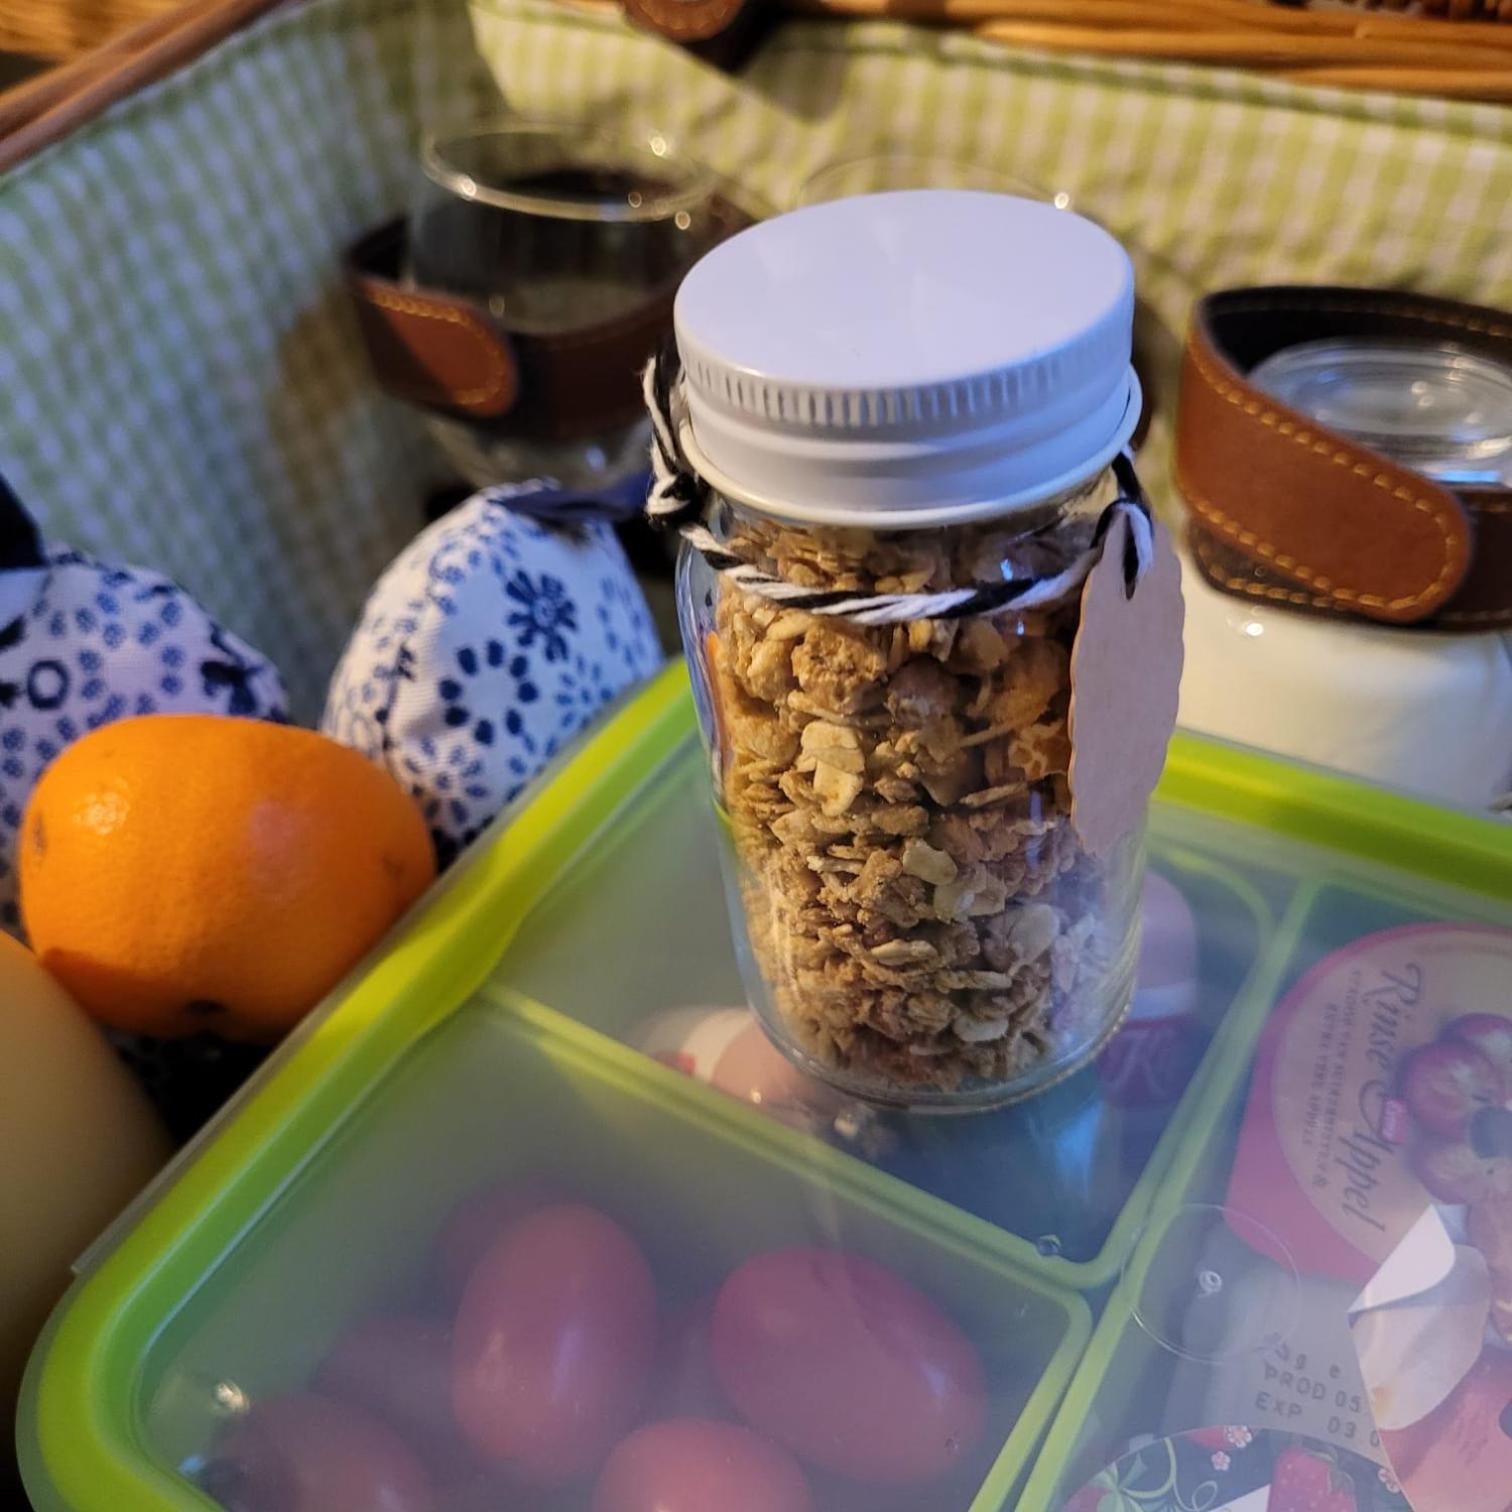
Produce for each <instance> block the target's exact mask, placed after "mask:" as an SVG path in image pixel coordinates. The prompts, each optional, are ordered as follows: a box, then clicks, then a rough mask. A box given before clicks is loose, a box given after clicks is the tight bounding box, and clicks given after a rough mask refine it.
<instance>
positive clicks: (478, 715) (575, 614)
mask: <svg viewBox="0 0 1512 1512" xmlns="http://www.w3.org/2000/svg"><path fill="white" fill-rule="evenodd" d="M581 502H582V496H580V495H571V496H568V495H564V494H559V493H558V492H556V490H555V488H554V485H551V484H548V483H529V484H520V485H509V486H502V487H496V488H486V489H484V490H482V491H481V492H479V493H476V494H474V495H473V496H472V497H471V498H470V499H468V500H467V501H466V502H465V503H463V504H460V505H458V506H457V508H456V509H454V510H452V511H451V512H450V513H449V514H447V515H445V516H443V517H442V518H441V519H440V520H437V521H436V523H435V524H433V525H432V526H430V527H429V528H428V529H427V530H426V531H424V532H423V533H422V534H421V535H420V536H418V537H417V538H416V539H415V540H414V541H413V542H412V543H411V544H410V545H409V546H408V547H407V548H406V549H405V550H404V551H403V552H402V553H401V554H400V556H399V557H398V558H397V559H396V560H395V562H394V563H393V564H392V565H391V566H390V567H389V569H388V570H387V571H386V572H385V573H384V575H383V576H382V577H381V578H380V579H379V580H378V584H377V586H376V587H375V588H374V590H373V592H372V594H371V596H370V597H369V599H368V602H367V607H366V608H365V609H364V611H363V615H362V619H361V622H360V623H359V625H358V627H357V630H356V633H355V634H354V635H353V637H352V640H351V642H350V643H349V644H348V646H347V648H346V651H345V652H344V654H343V655H342V658H341V662H340V664H339V665H338V666H337V668H336V675H335V677H334V678H333V679H332V682H331V689H330V694H329V697H328V698H327V701H326V710H325V718H324V720H323V721H322V724H321V728H322V729H323V730H324V732H325V733H326V734H327V735H330V736H332V737H333V738H334V739H336V740H340V741H342V742H343V743H344V744H346V745H349V746H352V747H354V748H355V749H356V750H359V751H361V752H362V753H363V755H365V756H367V757H368V758H369V759H370V760H372V761H375V762H377V763H378V764H379V765H381V766H383V767H385V768H386V769H387V770H388V771H390V772H392V773H393V775H394V776H395V777H396V778H398V780H399V781H400V782H401V783H402V784H403V785H404V787H405V788H406V789H407V790H408V791H409V792H410V793H411V794H412V795H413V796H414V797H415V799H416V800H417V801H418V802H419V804H420V806H421V808H422V809H423V811H424V813H425V817H426V820H427V822H428V823H429V825H430V827H431V833H432V835H433V836H434V838H435V842H436V850H437V855H438V857H439V858H440V861H441V864H442V865H443V866H444V865H446V864H448V863H449V862H450V861H451V860H452V859H454V858H455V856H456V854H457V852H458V851H460V850H461V849H462V848H463V847H464V846H465V845H467V844H468V842H469V841H471V840H472V839H473V838H474V837H475V836H476V835H477V834H478V833H479V832H480V831H481V830H482V829H483V828H484V826H485V825H487V823H488V822H489V820H491V819H492V818H493V817H494V816H495V815H496V814H497V813H498V812H499V810H500V809H501V808H503V806H504V805H505V804H506V803H508V802H509V800H510V799H511V798H513V797H514V796H515V794H516V793H518V792H519V790H520V789H521V788H522V787H523V786H524V784H525V783H526V782H527V781H528V780H529V779H530V777H531V776H533V775H534V773H535V772H536V771H538V770H539V769H540V767H541V766H542V765H543V764H544V763H545V762H546V761H548V760H549V759H550V758H551V757H552V756H553V755H555V753H556V752H557V751H558V750H559V749H560V748H561V747H562V745H563V744H565V742H566V741H567V740H568V739H569V737H571V736H572V735H573V734H574V733H575V732H576V731H578V730H579V729H581V728H582V727H583V726H584V725H585V724H587V723H588V721H589V720H591V719H592V718H593V716H594V714H595V713H596V712H597V711H598V710H599V709H600V708H601V707H602V706H603V705H604V704H605V703H606V702H608V701H609V700H610V699H611V698H613V697H614V696H615V695H616V694H618V693H620V692H621V691H623V690H624V689H625V688H627V687H629V686H631V685H632V684H634V683H636V682H638V681H639V680H641V679H642V678H645V677H647V676H649V675H650V674H651V673H652V672H654V671H655V670H656V668H657V667H658V665H659V664H660V663H661V660H662V652H661V649H660V647H659V645H658V643H657V638H656V630H655V627H654V626H653V624H652V621H651V615H650V611H649V610H648V609H647V607H646V601H645V598H644V596H643V595H642V593H641V590H640V587H639V585H638V584H637V583H636V581H635V576H634V574H633V573H632V572H631V570H630V564H629V563H628V562H627V561H626V559H625V554H624V551H623V550H622V549H621V547H620V544H619V541H618V540H617V539H616V537H615V534H614V531H613V529H612V527H611V526H610V525H609V524H608V523H606V522H605V520H604V519H602V518H598V519H593V518H581V517H579V515H578V514H577V513H576V512H575V511H574V508H573V506H574V505H575V504H579V503H581ZM588 502H589V503H590V504H591V502H592V501H588ZM526 511H528V512H526ZM589 512H590V513H591V512H592V511H591V509H590V511H589ZM543 520H550V521H551V523H549V524H548V523H543Z"/></svg>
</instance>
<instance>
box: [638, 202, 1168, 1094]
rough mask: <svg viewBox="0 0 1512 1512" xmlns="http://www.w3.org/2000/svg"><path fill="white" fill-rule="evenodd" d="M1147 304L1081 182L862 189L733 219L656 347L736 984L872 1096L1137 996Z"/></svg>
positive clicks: (818, 1064)
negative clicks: (1139, 300) (1078, 196)
mask: <svg viewBox="0 0 1512 1512" xmlns="http://www.w3.org/2000/svg"><path fill="white" fill-rule="evenodd" d="M1133 307H1134V287H1133V274H1132V270H1131V268H1130V264H1129V260H1128V258H1127V256H1126V255H1125V253H1124V252H1123V250H1122V248H1120V247H1119V245H1118V244H1117V242H1115V241H1114V240H1113V238H1112V237H1110V236H1109V235H1108V234H1107V233H1106V232H1104V231H1103V230H1101V229H1100V228H1099V227H1097V226H1095V225H1093V224H1092V223H1091V222H1089V221H1086V220H1083V219H1081V218H1079V217H1077V216H1075V215H1069V214H1067V213H1065V212H1063V211H1058V210H1055V209H1053V208H1051V207H1049V206H1046V205H1042V204H1039V203H1036V202H1032V201H1028V200H1020V199H1015V198H1011V197H1009V196H1005V195H994V194H979V193H968V192H961V191H947V190H940V191H933V190H926V191H916V192H907V193H898V194H882V195H870V196H864V197H860V198H855V199H849V200H841V201H837V202H833V203H829V204H824V205H818V206H815V207H812V208H810V209H806V210H801V211H798V212H796V213H794V214H791V215H786V216H781V217H778V218H777V219H775V220H771V221H767V222H764V223H762V224H760V225H758V226H755V227H753V228H752V229H750V230H748V231H745V232H743V233H741V234H740V235H738V236H736V237H734V238H733V239H731V240H730V241H728V242H726V243H724V244H723V245H722V246H720V247H719V248H717V249H716V250H714V251H713V252H711V253H710V254H709V255H708V256H707V257H705V258H704V260H703V261H702V262H700V263H699V264H698V265H697V266H696V267H695V268H694V269H693V270H692V272H691V273H690V274H689V275H688V277H687V279H686V280H685V281H684V283H683V286H682V289H681V292H680V293H679V295H678V299H677V306H676V321H675V323H676V335H677V358H676V361H673V360H672V359H670V358H669V359H667V360H664V361H663V362H662V363H661V364H660V365H659V366H657V367H654V368H653V370H652V371H651V372H650V373H649V374H648V381H647V394H648V400H649V401H650V405H651V410H652V419H653V426H654V429H655V432H656V444H655V447H654V450H653V464H654V471H655V479H656V481H655V486H654V488H653V492H652V499H651V502H650V505H649V512H650V513H652V515H653V516H657V517H660V518H662V519H663V520H665V521H669V522H674V523H676V524H677V525H678V526H679V527H680V528H681V530H682V534H683V538H684V546H683V550H682V554H681V558H680V563H679V583H678V596H679V612H680V616H681V621H682V629H683V636H684V642H685V646H686V649H687V652H688V657H689V661H690V663H691V664H692V667H693V670H694V674H695V675H694V682H695V689H696V693H697V698H698V704H699V712H700V719H701V723H702V728H703V732H704V736H705V739H706V742H707V744H708V748H709V751H710V756H711V768H712V770H713V773H714V779H715V797H716V801H717V804H718V807H719V810H720V813H721V815H722V817H723V819H724V820H725V823H724V825H723V832H724V835H725V838H726V844H725V850H724V863H725V875H726V880H727V883H728V887H729V893H730V899H731V911H732V916H733V918H734V923H735V928H736V936H737V940H738V941H739V944H740V956H741V963H742V969H743V971H744V974H745V979H746V985H747V988H748V991H749V993H750V995H751V1000H752V1003H753V1006H754V1007H755V1010H756V1012H757V1014H758V1015H759V1017H760V1019H761V1021H762V1024H763V1026H764V1027H765V1028H766V1030H767V1032H768V1034H769V1035H770V1036H771V1037H772V1039H773V1041H774V1042H775V1043H776V1044H777V1045H778V1047H779V1048H780V1049H781V1050H783V1052H784V1053H785V1054H787V1055H788V1056H789V1057H790V1058H791V1059H792V1060H793V1061H795V1062H796V1063H797V1064H798V1065H799V1066H801V1067H802V1068H804V1069H805V1070H807V1071H809V1072H811V1073H812V1074H814V1075H816V1076H819V1077H821V1078H823V1079H825V1080H826V1081H828V1082H830V1083H832V1084H834V1085H836V1086H839V1087H841V1088H842V1089H844V1090H845V1091H847V1092H849V1093H851V1094H853V1095H857V1096H861V1097H865V1098H869V1099H872V1100H875V1101H879V1102H883V1103H889V1104H895V1105H903V1106H911V1107H917V1108H921V1109H927V1108H940V1109H954V1108H963V1107H990V1106H995V1105H997V1104H1000V1103H1003V1102H1007V1101H1011V1100H1013V1099H1015V1098H1018V1097H1022V1096H1024V1095H1026V1094H1028V1093H1030V1092H1032V1091H1035V1090H1037V1089H1039V1088H1041V1087H1044V1086H1047V1085H1049V1084H1051V1083H1052V1082H1054V1081H1057V1080H1059V1079H1060V1078H1061V1077H1063V1076H1064V1075H1066V1074H1068V1073H1069V1072H1070V1071H1071V1070H1073V1069H1074V1068H1075V1067H1076V1066H1078V1065H1080V1064H1082V1063H1083V1062H1084V1061H1085V1060H1087V1059H1088V1058H1089V1057H1090V1056H1091V1055H1093V1054H1094V1053H1095V1052H1096V1050H1097V1049H1098V1048H1099V1047H1100V1046H1101V1045H1102V1044H1103V1043H1104V1042H1105V1041H1106V1039H1107V1038H1108V1037H1109V1036H1110V1035H1111V1034H1112V1033H1113V1032H1114V1030H1115V1029H1116V1028H1117V1026H1118V1024H1119V1022H1120V1021H1121V1019H1122V1017H1123V1015H1124V1013H1125V1012H1126V1011H1127V1008H1128V1004H1129V1001H1130V999H1131V997H1132V994H1133V988H1134V969H1135V963H1136V956H1137V947H1138V900H1139V890H1140V883H1141V879H1142V874H1143V864H1144V862H1143V815H1144V809H1145V807H1146V804H1147V802H1148V798H1149V794H1150V790H1151V788H1152V787H1153V784H1154V781H1155V778H1156V776H1158V772H1159V764H1160V761H1161V760H1162V759H1163V755H1164V748H1165V744H1166V741H1167V740H1168V738H1169V735H1170V729H1171V724H1172V722H1173V721H1174V713H1175V683H1176V679H1177V677H1178V676H1179V665H1180V590H1179V578H1178V576H1177V572H1176V568H1175V564H1174V559H1173V557H1172V556H1171V552H1170V545H1169V542H1168V540H1166V538H1165V535H1164V532H1163V531H1161V529H1160V528H1159V526H1157V525H1153V524H1152V522H1151V519H1150V516H1149V512H1148V510H1147V508H1146V507H1145V505H1144V502H1143V499H1142V497H1141V496H1140V493H1139V488H1138V482H1137V479H1136V478H1135V477H1134V473H1133V468H1132V465H1131V463H1130V461H1129V460H1128V458H1127V456H1126V455H1125V454H1124V448H1125V447H1126V445H1127V443H1128V440H1129V437H1130V435H1131V434H1132V432H1133V429H1134V425H1135V422H1136V420H1137V419H1138V414H1139V401H1140V395H1139V386H1138V382H1137V380H1136V379H1135V376H1134V372H1133V369H1132V367H1131V365H1130V343H1131V330H1132V320H1133ZM1084 604H1085V605H1086V606H1087V607H1086V611H1085V614H1084V608H1083V606H1084ZM1078 679H1079V680H1081V684H1082V686H1083V687H1084V689H1085V690H1086V696H1084V697H1083V698H1081V699H1079V700H1078V699H1077V698H1076V697H1075V691H1074V689H1073V681H1074V680H1078ZM1073 735H1074V741H1073ZM1078 774H1080V775H1078ZM1079 819H1080V823H1079V822H1078V820H1079Z"/></svg>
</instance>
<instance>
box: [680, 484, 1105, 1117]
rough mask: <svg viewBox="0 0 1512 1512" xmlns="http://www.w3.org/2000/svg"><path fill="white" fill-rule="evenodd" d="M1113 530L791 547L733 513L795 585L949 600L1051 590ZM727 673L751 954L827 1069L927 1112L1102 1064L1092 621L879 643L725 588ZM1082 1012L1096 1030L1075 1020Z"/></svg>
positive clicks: (1080, 525) (1051, 529)
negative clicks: (1088, 737) (1079, 696)
mask: <svg viewBox="0 0 1512 1512" xmlns="http://www.w3.org/2000/svg"><path fill="white" fill-rule="evenodd" d="M1094 517H1095V516H1094V515H1091V514H1088V515H1086V516H1084V517H1080V516H1079V517H1073V518H1072V519H1071V520H1069V521H1068V520H1066V519H1065V518H1064V517H1062V516H1060V515H1059V514H1057V515H1055V516H1053V517H1049V518H1047V520H1046V522H1045V524H1044V527H1043V528H1042V530H1041V531H1040V533H1039V534H1038V535H1036V534H1034V533H1033V532H1026V531H1025V529H1024V526H1023V525H1022V524H1021V523H1018V522H1016V523H1015V528H1014V530H1013V531H1012V532H1011V533H1010V532H1008V531H1006V530H1005V529H1004V528H1003V526H1002V525H1001V524H998V525H996V526H988V527H973V528H961V527H956V528H953V529H952V530H950V531H948V532H934V533H928V532H910V533H889V534H879V533H875V532H871V531H864V530H853V529H848V530H840V529H822V528H813V527H808V528H795V527H788V526H784V525H781V524H779V523H777V522H774V521H772V520H770V519H767V518H765V517H753V516H747V515H744V514H737V513H735V512H734V511H730V512H729V514H728V516H727V518H726V519H725V521H724V530H725V534H726V537H727V539H728V540H729V542H730V545H731V547H732V549H733V550H734V551H736V552H737V553H738V554H739V555H740V556H741V557H742V558H743V559H745V560H747V561H751V562H754V563H755V564H757V565H758V566H760V567H761V568H762V569H763V570H764V571H766V572H769V573H775V574H778V575H780V576H781V577H782V578H783V579H785V580H786V581H788V582H792V583H798V584H803V585H805V586H811V587H815V588H825V589H830V588H834V589H844V590H848V591H870V592H879V593H888V592H908V593H917V592H937V591H942V590H944V589H947V588H951V587H958V586H961V585H963V584H972V583H980V582H983V581H991V580H993V578H994V577H995V576H996V575H997V574H999V573H1001V571H1002V570H1003V564H1004V563H1005V561H1009V562H1012V563H1013V564H1014V565H1015V567H1017V568H1020V569H1023V568H1033V569H1035V570H1039V571H1045V570H1053V569H1054V568H1056V567H1058V566H1060V565H1062V564H1063V563H1064V561H1066V560H1067V559H1069V557H1070V556H1071V555H1073V554H1074V553H1076V552H1078V551H1080V550H1082V549H1084V548H1085V546H1086V544H1087V541H1088V538H1089V532H1090V528H1091V520H1092V518H1094ZM717 593H718V597H717V600H716V603H715V605H714V629H713V632H712V633H711V635H710V636H709V645H708V648H707V649H708V652H709V657H708V660H709V662H710V676H711V679H712V684H713V695H714V699H715V702H716V704H717V718H718V722H719V727H720V743H721V768H722V787H723V794H722V796H723V803H724V807H725V810H726V813H727V815H728V819H729V822H730V827H731V830H732V833H733V836H734V841H735V845H736V848H737V850H738V853H739V855H740V858H741V860H742V862H743V863H744V873H745V886H746V892H747V897H746V908H747V916H748V922H749V926H750V933H751V936H752V948H753V949H754V951H755V952H756V956H757V960H758V962H759V964H760V966H761V969H762V973H763V975H764V977H765V979H766V982H767V984H768V987H769V989H770V991H771V994H772V997H773V1000H774V1004H775V1007H776V1009H777V1011H778V1012H779V1013H780V1014H781V1015H782V1017H783V1019H784V1021H785V1022H786V1024H787V1026H788V1028H789V1030H790V1032H791V1033H792V1035H793V1036H794V1038H795V1039H796V1040H797V1042H798V1044H799V1045H800V1046H801V1047H802V1048H803V1049H804V1050H805V1051H806V1052H807V1053H809V1054H810V1055H812V1056H814V1057H815V1058H816V1059H818V1060H819V1061H821V1062H822V1063H824V1064H826V1065H828V1066H830V1067H831V1068H833V1069H834V1070H836V1071H838V1072H840V1073H843V1074H845V1075H847V1076H849V1077H851V1078H854V1079H855V1080H856V1081H857V1082H858V1083H866V1084H875V1083H876V1082H878V1081H882V1082H886V1083H891V1084H896V1085H898V1086H899V1088H900V1089H902V1090H904V1091H907V1090H909V1089H918V1088H938V1089H953V1088H957V1087H959V1086H961V1085H962V1084H963V1083H970V1082H973V1081H976V1080H982V1081H988V1082H1001V1081H1004V1080H1007V1079H1010V1078H1013V1077H1016V1076H1019V1075H1021V1074H1023V1073H1024V1072H1025V1071H1027V1070H1029V1069H1030V1068H1032V1067H1033V1066H1034V1065H1035V1064H1036V1063H1037V1062H1040V1061H1042V1060H1044V1059H1045V1058H1046V1057H1048V1056H1055V1057H1057V1058H1059V1057H1060V1056H1061V1055H1062V1054H1064V1053H1065V1052H1066V1051H1067V1050H1068V1049H1072V1048H1074V1047H1075V1046H1076V1045H1077V1044H1079V1043H1084V1044H1087V1045H1089V1046H1090V1044H1091V1042H1092V1041H1093V1040H1094V1039H1095V1038H1096V1037H1097V1032H1098V1027H1099V1026H1097V1025H1096V1024H1095V1023H1089V1022H1088V1019H1089V1017H1090V1018H1092V1019H1095V1017H1096V1015H1097V1013H1098V1012H1099V1008H1098V1006H1097V1005H1096V1003H1095V1001H1094V1002H1092V1003H1088V1004H1081V1003H1080V1000H1081V999H1082V998H1089V999H1093V1000H1095V999H1096V998H1097V996H1098V994H1096V993H1095V992H1094V993H1087V992H1082V993H1080V994H1079V992H1078V986H1079V984H1080V985H1081V986H1083V987H1085V986H1086V984H1087V982H1088V981H1090V980H1091V979H1093V978H1095V977H1097V976H1100V975H1101V974H1102V972H1103V970H1104V967H1105V964H1106V956H1107V951H1106V948H1105V945H1104V941H1103V934H1102V930H1101V927H1100V925H1101V920H1100V913H1101V908H1100V897H1101V891H1102V886H1103V877H1102V869H1101V867H1100V866H1099V865H1098V863H1097V862H1096V861H1095V860H1094V858H1092V857H1091V856H1090V855H1088V854H1087V853H1086V852H1084V851H1083V850H1082V848H1081V847H1080V845H1079V844H1078V841H1077V837H1076V834H1075V832H1074V830H1073V829H1072V826H1071V823H1070V817H1069V808H1070V791H1069V785H1068V780H1067V769H1068V767H1069V764H1070V758H1071V743H1070V739H1069V736H1068V733H1067V725H1066V718H1067V706H1068V702H1069V696H1070V649H1071V640H1072V636H1073V635H1074V633H1075V629H1076V615H1077V607H1076V603H1075V600H1074V599H1073V601H1072V602H1071V603H1070V604H1069V605H1067V606H1066V607H1062V608H1058V609H1056V610H1054V611H1052V612H1050V613H1047V614H1033V613H1030V614H1024V615H1019V616H1015V615H1011V614H1010V615H1005V616H997V617H989V618H972V619H963V620H930V621H916V622H912V623H909V624H903V625H893V626H883V627H877V628H866V627H862V626H858V625H856V624H855V623H853V622H850V621H846V620H839V619H834V618H826V617H821V616H817V615H814V614H810V613H807V612H804V611H801V610H795V609H785V608H782V607H780V606H778V605H776V604H774V603H772V602H771V601H769V600H766V599H763V598H760V597H758V596H756V595H753V594H751V593H748V592H746V591H744V590H742V589H740V588H738V587H736V586H734V585H732V584H730V583H729V581H728V580H727V579H721V580H720V586H719V588H718V590H717ZM1079 1005H1080V1006H1079Z"/></svg>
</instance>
